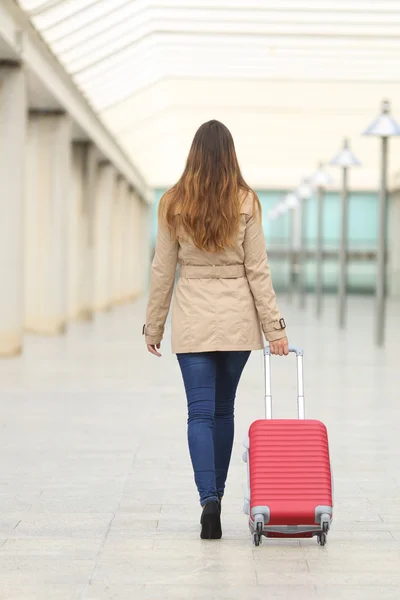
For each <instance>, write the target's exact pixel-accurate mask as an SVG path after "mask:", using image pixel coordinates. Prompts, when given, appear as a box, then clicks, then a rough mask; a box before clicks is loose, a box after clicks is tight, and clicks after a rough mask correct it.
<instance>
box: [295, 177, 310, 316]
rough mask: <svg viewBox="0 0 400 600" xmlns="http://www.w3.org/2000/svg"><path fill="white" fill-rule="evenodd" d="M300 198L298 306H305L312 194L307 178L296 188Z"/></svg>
mask: <svg viewBox="0 0 400 600" xmlns="http://www.w3.org/2000/svg"><path fill="white" fill-rule="evenodd" d="M296 194H297V197H298V198H299V200H300V249H299V292H300V308H305V306H306V298H307V270H306V269H307V221H308V211H307V209H308V200H309V199H310V198H311V195H312V188H311V185H310V183H309V181H308V179H303V181H302V182H301V184H300V185H299V187H298V188H297V190H296Z"/></svg>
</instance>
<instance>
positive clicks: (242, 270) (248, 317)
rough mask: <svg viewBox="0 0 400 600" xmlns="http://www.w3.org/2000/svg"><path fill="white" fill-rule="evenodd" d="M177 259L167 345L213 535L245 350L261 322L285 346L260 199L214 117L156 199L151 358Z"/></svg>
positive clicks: (257, 340)
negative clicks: (179, 172) (183, 394)
mask: <svg viewBox="0 0 400 600" xmlns="http://www.w3.org/2000/svg"><path fill="white" fill-rule="evenodd" d="M177 264H179V279H178V283H177V286H176V291H175V295H174V302H173V308H172V352H173V353H176V355H177V358H178V361H179V366H180V368H181V371H182V377H183V381H184V385H185V390H186V396H187V403H188V442H189V451H190V456H191V460H192V465H193V470H194V476H195V481H196V484H197V489H198V492H199V495H200V504H201V506H202V508H203V511H202V515H201V521H200V522H201V525H202V530H201V534H200V537H201V538H202V539H217V538H220V537H221V535H222V532H221V520H220V513H221V499H222V496H223V495H224V489H225V481H226V477H227V473H228V468H229V462H230V458H231V451H232V444H233V434H234V401H235V396H236V389H237V386H238V383H239V380H240V376H241V374H242V371H243V368H244V366H245V364H246V362H247V359H248V358H249V355H250V352H251V350H261V349H262V348H263V340H262V333H261V327H262V330H263V332H264V335H265V337H266V339H267V340H268V341H269V343H270V346H271V352H272V353H273V354H279V355H281V356H282V355H283V354H287V353H288V341H287V338H286V333H285V322H284V320H283V319H281V317H280V314H279V310H278V307H277V304H276V299H275V292H274V289H273V286H272V282H271V275H270V271H269V267H268V263H267V255H266V247H265V238H264V234H263V230H262V226H261V205H260V201H259V199H258V198H257V195H256V194H255V193H254V192H253V190H252V189H251V188H250V187H249V186H248V185H247V183H246V182H245V181H244V179H243V177H242V174H241V172H240V168H239V164H238V160H237V157H236V152H235V146H234V142H233V138H232V135H231V133H230V132H229V130H228V129H227V128H226V127H225V126H224V125H223V124H222V123H220V122H218V121H209V122H208V123H204V124H203V125H202V126H201V127H200V129H199V130H198V131H197V133H196V135H195V137H194V140H193V143H192V147H191V149H190V152H189V156H188V159H187V163H186V167H185V170H184V172H183V175H182V177H181V178H180V180H179V181H178V183H177V184H176V185H175V186H174V187H173V188H172V189H170V190H169V191H168V192H167V193H166V194H164V196H163V197H162V199H161V201H160V206H159V214H158V234H157V241H156V251H155V256H154V260H153V263H152V270H151V283H150V296H149V300H148V305H147V314H146V325H144V327H143V333H144V334H145V336H146V338H145V339H146V344H147V348H148V351H149V352H151V353H152V354H154V355H155V356H161V354H160V353H159V352H158V350H159V349H160V343H161V340H162V338H163V333H164V325H165V321H166V318H167V314H168V311H169V307H170V303H171V297H172V291H173V288H174V281H175V274H176V266H177ZM260 323H261V327H260Z"/></svg>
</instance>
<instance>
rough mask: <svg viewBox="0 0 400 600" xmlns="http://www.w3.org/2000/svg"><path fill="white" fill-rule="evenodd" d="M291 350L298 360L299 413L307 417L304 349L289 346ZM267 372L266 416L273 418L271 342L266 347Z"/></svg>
mask: <svg viewBox="0 0 400 600" xmlns="http://www.w3.org/2000/svg"><path fill="white" fill-rule="evenodd" d="M289 352H293V353H294V354H296V362H297V414H298V418H299V419H305V405H304V380H303V350H302V349H301V348H298V347H297V346H289ZM264 369H265V370H264V372H265V418H266V419H272V396H271V349H270V347H269V344H267V345H266V346H265V348H264Z"/></svg>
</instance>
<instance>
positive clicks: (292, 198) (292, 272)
mask: <svg viewBox="0 0 400 600" xmlns="http://www.w3.org/2000/svg"><path fill="white" fill-rule="evenodd" d="M284 203H285V205H286V206H287V209H288V211H289V245H290V247H289V285H288V299H289V301H291V300H292V297H293V288H294V286H295V278H296V265H295V245H296V222H295V218H296V209H297V207H298V205H299V199H298V197H297V195H296V194H295V193H294V192H289V193H288V194H287V195H286V196H285V198H284Z"/></svg>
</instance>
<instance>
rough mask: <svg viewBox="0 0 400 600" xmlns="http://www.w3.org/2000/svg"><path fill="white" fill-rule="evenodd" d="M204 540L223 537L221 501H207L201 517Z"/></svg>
mask: <svg viewBox="0 0 400 600" xmlns="http://www.w3.org/2000/svg"><path fill="white" fill-rule="evenodd" d="M200 523H201V533H200V537H201V539H202V540H219V539H220V538H221V537H222V530H221V512H220V506H219V502H218V501H217V500H211V501H210V502H207V504H206V505H205V507H204V509H203V513H202V515H201V519H200Z"/></svg>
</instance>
